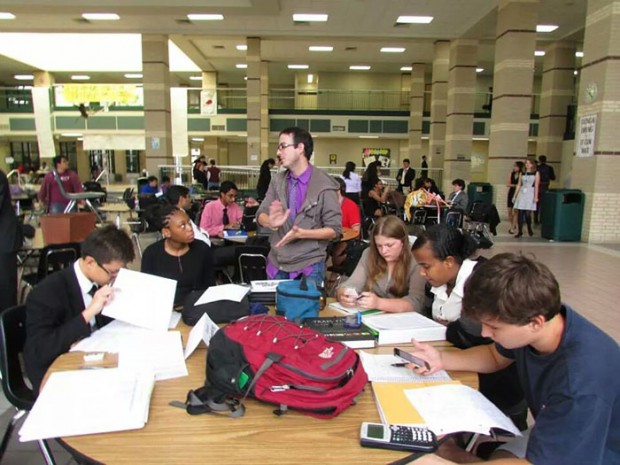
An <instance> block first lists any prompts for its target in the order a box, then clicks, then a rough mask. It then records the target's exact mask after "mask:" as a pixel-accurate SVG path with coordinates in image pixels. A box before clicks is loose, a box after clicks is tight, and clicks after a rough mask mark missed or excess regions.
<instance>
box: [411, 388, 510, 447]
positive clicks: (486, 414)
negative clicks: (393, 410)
mask: <svg viewBox="0 0 620 465" xmlns="http://www.w3.org/2000/svg"><path fill="white" fill-rule="evenodd" d="M405 395H406V396H407V399H408V400H409V402H411V404H412V405H413V407H414V408H415V409H416V410H417V411H418V412H419V413H420V415H421V416H422V418H424V421H425V422H426V424H427V426H428V429H430V430H431V431H433V432H434V433H435V434H437V435H441V434H450V433H455V432H459V431H470V432H472V433H480V434H489V433H490V430H491V428H501V429H503V430H505V431H508V432H510V433H513V434H514V435H516V436H521V432H520V431H519V429H518V428H517V427H516V426H515V425H514V423H513V422H512V421H511V420H510V418H508V417H507V416H506V415H504V414H503V413H502V412H501V411H500V410H499V409H498V408H497V407H496V406H495V405H493V404H492V403H491V402H490V401H489V400H488V399H487V398H486V397H484V396H483V395H482V394H480V392H479V391H477V390H475V389H472V388H470V387H469V386H464V385H462V384H443V385H438V386H433V387H429V388H420V389H407V390H405Z"/></svg>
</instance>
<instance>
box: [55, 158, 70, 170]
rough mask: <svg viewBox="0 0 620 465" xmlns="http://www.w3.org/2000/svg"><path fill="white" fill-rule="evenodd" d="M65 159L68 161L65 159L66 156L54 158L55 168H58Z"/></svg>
mask: <svg viewBox="0 0 620 465" xmlns="http://www.w3.org/2000/svg"><path fill="white" fill-rule="evenodd" d="M63 159H64V160H68V158H67V157H65V156H64V155H57V156H55V157H54V158H52V163H54V168H56V167H57V166H58V165H59V164H60V162H61V161H62V160H63Z"/></svg>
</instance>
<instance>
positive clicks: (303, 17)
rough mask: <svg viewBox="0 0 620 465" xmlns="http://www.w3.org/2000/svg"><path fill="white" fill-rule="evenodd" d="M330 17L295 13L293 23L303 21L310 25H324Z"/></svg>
mask: <svg viewBox="0 0 620 465" xmlns="http://www.w3.org/2000/svg"><path fill="white" fill-rule="evenodd" d="M327 18H328V15H325V14H306V13H295V14H294V15H293V21H303V22H310V23H324V22H325V21H327Z"/></svg>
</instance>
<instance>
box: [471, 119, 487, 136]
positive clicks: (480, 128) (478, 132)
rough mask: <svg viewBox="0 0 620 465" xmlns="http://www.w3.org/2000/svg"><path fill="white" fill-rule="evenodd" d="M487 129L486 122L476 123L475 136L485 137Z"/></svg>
mask: <svg viewBox="0 0 620 465" xmlns="http://www.w3.org/2000/svg"><path fill="white" fill-rule="evenodd" d="M485 128H486V124H485V123H484V121H474V129H473V132H474V136H484V130H485Z"/></svg>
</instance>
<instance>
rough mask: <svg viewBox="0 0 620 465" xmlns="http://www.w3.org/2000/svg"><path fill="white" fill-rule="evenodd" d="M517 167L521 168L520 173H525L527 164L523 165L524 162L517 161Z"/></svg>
mask: <svg viewBox="0 0 620 465" xmlns="http://www.w3.org/2000/svg"><path fill="white" fill-rule="evenodd" d="M515 165H517V166H518V167H519V173H523V170H524V169H525V163H523V162H522V161H515Z"/></svg>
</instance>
